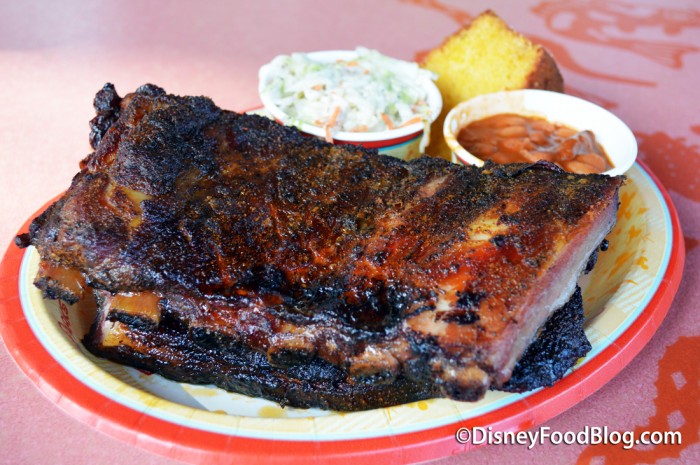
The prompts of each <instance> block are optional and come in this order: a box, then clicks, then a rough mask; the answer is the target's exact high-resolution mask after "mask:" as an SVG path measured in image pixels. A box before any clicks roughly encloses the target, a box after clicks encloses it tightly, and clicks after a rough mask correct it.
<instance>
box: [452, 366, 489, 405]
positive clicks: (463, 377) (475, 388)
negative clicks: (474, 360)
mask: <svg viewBox="0 0 700 465" xmlns="http://www.w3.org/2000/svg"><path fill="white" fill-rule="evenodd" d="M440 379H441V380H442V382H443V384H442V385H441V386H440V390H441V391H442V392H443V394H444V395H445V396H446V397H449V398H450V399H455V400H462V401H469V402H473V401H477V400H479V399H481V398H482V397H483V396H484V394H485V393H486V390H487V389H488V388H489V385H490V377H489V375H488V374H487V373H486V372H485V371H484V370H482V369H481V368H479V367H477V366H470V367H467V368H463V369H455V368H453V367H445V368H444V369H443V370H442V373H441V374H440Z"/></svg>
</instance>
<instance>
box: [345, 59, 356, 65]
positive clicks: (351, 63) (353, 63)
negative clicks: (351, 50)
mask: <svg viewBox="0 0 700 465" xmlns="http://www.w3.org/2000/svg"><path fill="white" fill-rule="evenodd" d="M358 64H359V63H358V62H357V60H352V61H348V62H347V63H345V65H346V66H357V65H358Z"/></svg>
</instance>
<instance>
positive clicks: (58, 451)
mask: <svg viewBox="0 0 700 465" xmlns="http://www.w3.org/2000/svg"><path fill="white" fill-rule="evenodd" d="M486 8H491V9H492V10H494V11H495V12H496V13H498V14H499V15H500V16H501V17H503V18H504V19H505V20H506V21H507V22H508V23H510V24H511V25H512V26H513V27H514V28H515V29H517V30H519V31H521V32H523V33H525V34H526V35H528V36H529V37H531V38H532V39H533V40H535V41H538V42H540V43H542V44H544V45H545V46H547V48H548V49H549V50H550V51H551V52H552V53H553V55H554V56H555V58H556V60H557V62H558V63H559V65H560V67H561V70H562V73H563V75H564V80H565V83H566V89H567V92H569V93H572V94H575V95H578V96H581V97H584V98H586V99H589V100H592V101H594V102H596V103H598V104H601V105H603V106H605V107H607V108H609V109H610V110H611V111H613V112H614V113H615V114H617V115H618V116H620V117H621V118H622V119H623V120H624V121H626V122H627V123H628V125H629V126H630V127H631V128H632V130H633V131H634V133H635V135H636V136H637V139H638V142H639V145H640V158H641V159H642V160H643V161H644V162H645V163H646V164H647V165H648V166H649V167H650V168H651V169H652V170H653V172H654V173H655V174H656V175H657V176H658V177H659V178H660V180H661V182H662V183H663V184H664V185H665V186H666V188H667V189H668V190H669V192H670V196H671V199H672V200H673V203H674V204H675V206H676V208H677V210H678V213H679V216H680V219H681V224H682V228H683V232H684V234H685V243H686V249H687V257H686V265H685V272H684V277H683V281H682V282H681V285H680V289H679V291H678V294H677V296H676V298H675V300H674V303H673V305H672V306H671V308H670V310H669V313H668V316H667V317H666V319H665V321H664V322H663V324H662V325H661V327H660V328H659V330H658V332H657V334H656V335H655V336H654V337H653V338H652V340H651V341H650V343H649V344H648V345H647V346H646V347H645V348H644V349H643V350H642V351H641V353H640V354H639V355H638V356H637V357H636V358H635V359H634V360H633V361H632V363H631V364H630V365H629V366H628V367H626V368H625V369H624V370H623V371H622V372H621V373H620V374H619V375H618V376H617V377H616V378H614V379H613V380H612V381H611V382H609V383H608V384H607V385H606V386H604V387H603V388H602V389H600V390H599V391H598V392H596V393H595V394H593V395H592V396H590V397H589V398H587V399H586V400H584V401H583V402H581V403H579V404H578V405H576V406H575V407H573V408H572V409H570V410H568V411H566V412H563V413H561V414H560V415H558V416H557V417H555V418H553V419H552V420H550V421H548V422H547V423H546V424H545V426H548V427H550V428H551V430H552V431H562V432H564V431H574V432H577V431H582V430H583V429H584V427H585V426H608V427H609V428H610V429H615V430H619V431H633V430H635V429H637V430H640V429H647V428H648V429H662V430H663V429H669V428H670V429H675V428H682V429H683V431H684V432H687V433H686V434H684V436H683V444H682V445H681V446H656V447H646V448H642V449H635V450H634V451H631V452H630V451H624V450H622V449H621V448H620V447H619V446H604V447H601V446H588V447H586V446H582V445H558V446H556V445H542V446H537V447H535V448H534V449H533V450H528V449H527V448H526V447H524V446H498V445H493V446H486V447H482V448H480V449H477V450H474V451H470V452H468V453H466V454H461V455H457V456H453V457H446V458H443V459H440V460H438V461H436V462H435V463H440V464H444V465H447V464H456V463H522V464H526V463H538V464H539V463H558V464H559V463H561V464H568V463H603V461H604V463H608V464H612V463H614V464H626V463H630V464H631V463H659V464H661V463H674V462H682V463H700V445H699V444H698V442H699V438H698V430H699V429H700V410H699V403H700V395H699V394H700V385H699V384H698V372H699V371H700V370H698V367H699V365H700V364H699V362H698V360H700V318H699V316H698V302H700V286H699V285H698V284H700V279H699V274H700V248H699V247H698V244H699V243H700V208H699V207H700V181H699V178H700V112H699V111H698V110H699V109H700V98H698V97H699V93H698V91H697V89H696V87H697V76H698V75H700V5H698V3H697V2H696V1H692V0H686V1H663V0H654V1H644V2H634V3H633V2H631V1H604V0H577V1H560V2H554V1H543V0H539V1H538V0H526V1H522V2H507V1H492V2H481V1H471V2H464V1H462V2H458V1H448V0H439V1H437V0H412V1H395V0H391V1H382V2H379V1H376V0H374V1H343V2H341V1H318V0H304V1H296V2H281V1H262V0H260V1H256V2H252V1H245V2H244V1H238V2H233V1H231V2H224V1H220V2H206V3H205V2H194V1H176V2H167V3H166V2H155V1H141V2H136V1H133V2H116V1H115V2H106V1H105V2H87V1H86V2H80V1H65V2H60V4H59V2H49V1H46V2H3V3H2V4H0V188H1V189H2V191H1V194H2V202H0V218H1V221H0V245H2V247H0V249H2V250H4V249H5V248H6V244H9V242H10V241H11V240H12V235H13V234H14V233H15V231H16V230H17V228H18V227H19V226H20V225H22V224H23V223H24V221H25V220H26V219H27V217H28V216H29V215H30V214H32V213H33V212H34V211H35V210H37V209H38V208H39V207H40V206H41V205H43V204H44V203H45V202H46V200H48V199H50V198H52V197H54V196H55V195H57V194H58V193H60V192H61V191H62V190H64V189H65V188H66V187H67V186H68V183H69V180H70V179H71V178H72V176H73V175H74V174H75V172H76V171H77V169H78V166H77V165H78V161H79V160H80V159H81V158H83V157H84V156H85V155H86V154H87V153H88V152H89V145H88V142H87V135H88V131H89V129H88V126H87V121H88V120H89V119H90V118H92V116H93V110H92V106H91V103H92V98H93V95H94V93H95V92H96V91H97V90H98V89H99V88H100V87H101V86H102V84H104V83H105V82H108V81H109V82H113V83H114V84H115V85H116V86H117V89H118V90H119V91H120V92H122V93H126V92H128V91H130V90H133V89H134V88H136V87H137V86H139V85H141V84H143V83H145V82H153V83H157V84H158V85H160V86H162V87H164V88H165V89H166V90H168V91H169V92H172V93H176V94H190V95H192V94H204V95H208V96H210V97H212V98H213V99H214V101H215V102H216V103H217V104H218V105H219V106H221V107H223V108H230V109H246V108H250V107H253V106H256V105H258V104H259V99H258V96H257V90H256V89H257V70H258V68H259V67H260V66H261V65H262V64H264V63H266V62H267V61H269V60H270V59H271V58H272V57H273V56H275V55H278V54H281V53H289V52H293V51H312V50H324V49H352V48H354V47H356V46H358V45H363V46H366V47H370V48H376V49H378V50H380V51H381V52H383V53H385V54H387V55H391V56H395V57H398V58H403V59H412V58H414V57H415V56H416V54H418V53H420V52H421V51H423V50H426V49H430V48H432V47H433V46H435V45H437V44H439V43H440V42H441V41H442V40H443V39H444V37H445V36H447V35H448V34H450V33H452V32H453V31H454V30H456V29H457V28H458V27H459V25H460V24H464V23H466V22H468V21H469V20H470V18H472V17H474V16H475V15H477V14H478V13H480V12H481V11H483V10H484V9H486ZM3 244H4V245H3ZM0 379H1V380H2V382H0V463H1V464H5V463H6V464H57V465H58V464H71V465H83V464H85V465H86V464H90V465H94V464H101V463H109V462H112V461H117V460H118V461H119V462H120V463H139V464H169V463H175V462H174V461H173V460H171V459H168V458H165V457H161V456H158V455H154V454H152V453H150V452H147V451H145V450H142V449H138V448H135V447H132V446H129V445H126V444H124V443H122V442H119V441H118V440H116V439H112V438H111V437H108V436H106V435H104V434H102V433H100V432H98V431H96V430H94V429H92V428H91V427H89V426H87V425H85V424H83V423H81V422H79V421H77V420H75V419H73V418H72V417H69V416H68V415H66V414H64V413H63V412H62V411H61V410H60V409H59V408H57V407H56V406H55V405H54V404H53V403H51V402H49V401H48V400H47V399H46V398H44V397H43V396H42V395H41V394H40V393H39V391H38V390H37V389H36V388H35V387H34V386H33V385H32V383H31V382H30V381H29V380H28V379H27V378H26V377H25V376H24V375H23V374H22V373H21V372H20V370H19V369H18V368H17V367H16V365H15V364H14V363H13V361H12V359H11V357H10V356H9V354H8V352H7V351H6V350H4V349H0ZM677 389H681V392H682V393H683V394H682V395H677V394H676V393H677V392H678V391H677Z"/></svg>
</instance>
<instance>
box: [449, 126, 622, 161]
mask: <svg viewBox="0 0 700 465" xmlns="http://www.w3.org/2000/svg"><path fill="white" fill-rule="evenodd" d="M457 140H458V141H459V144H460V145H461V146H462V147H464V148H465V149H467V150H468V151H469V152H470V153H471V154H472V155H474V156H476V157H478V158H480V159H482V160H491V161H493V162H495V163H534V162H536V161H538V160H547V161H551V162H553V163H556V164H557V165H559V166H560V167H561V168H563V169H565V170H566V171H569V172H572V173H580V174H589V173H602V172H603V171H607V170H609V169H611V168H612V164H611V163H610V160H609V159H608V156H607V155H606V154H605V151H604V150H603V148H602V147H601V146H600V144H598V142H597V141H596V140H595V135H594V134H593V133H592V132H591V131H576V130H575V129H572V128H570V127H568V126H564V125H561V124H556V123H550V122H549V121H547V120H546V119H544V118H539V117H536V116H523V115H516V114H511V113H503V114H500V115H494V116H490V117H488V118H484V119H481V120H478V121H474V122H472V123H470V124H469V125H467V126H466V127H464V128H462V130H461V131H460V132H459V135H458V136H457Z"/></svg>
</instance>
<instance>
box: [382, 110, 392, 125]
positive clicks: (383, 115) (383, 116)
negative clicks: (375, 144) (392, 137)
mask: <svg viewBox="0 0 700 465" xmlns="http://www.w3.org/2000/svg"><path fill="white" fill-rule="evenodd" d="M382 119H383V120H384V123H385V124H386V127H387V129H394V122H393V121H391V118H389V117H388V116H387V114H386V113H382Z"/></svg>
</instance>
